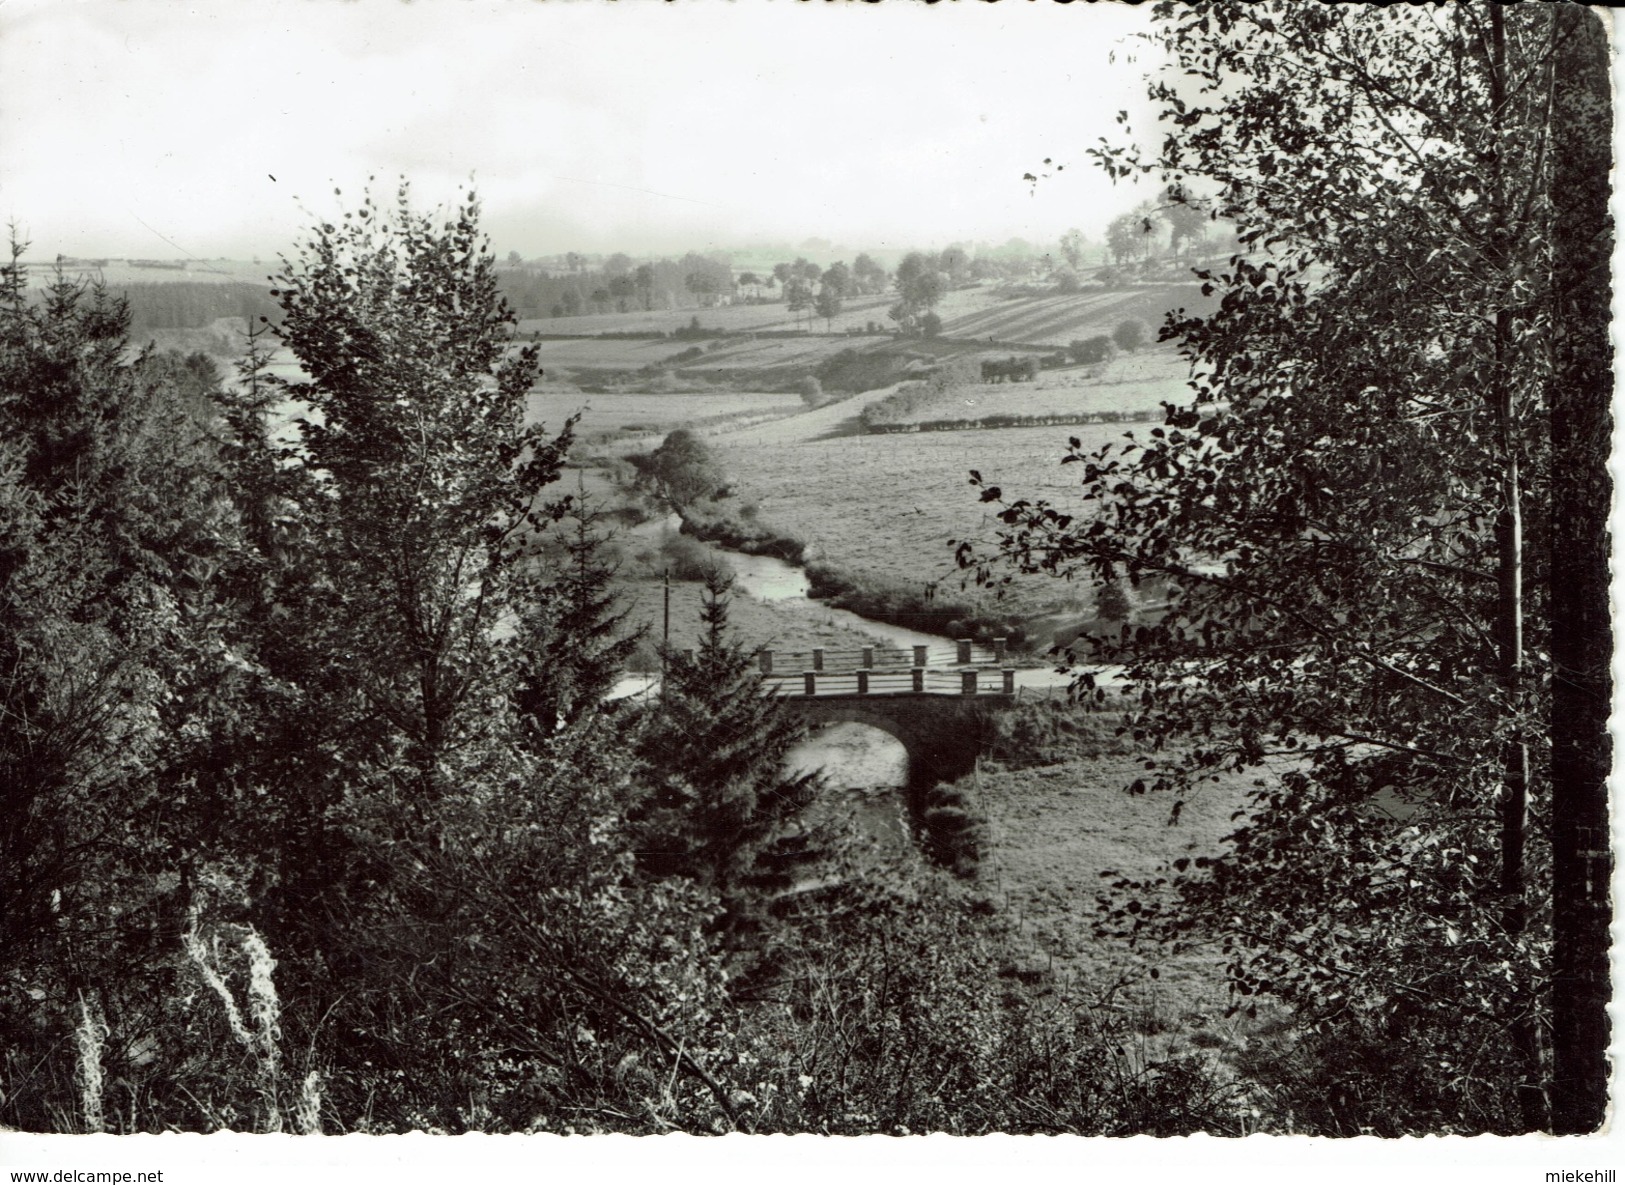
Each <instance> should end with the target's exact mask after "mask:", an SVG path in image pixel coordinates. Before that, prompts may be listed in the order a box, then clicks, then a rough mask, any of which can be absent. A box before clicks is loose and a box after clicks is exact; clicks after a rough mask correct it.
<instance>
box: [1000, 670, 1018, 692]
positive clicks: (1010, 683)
mask: <svg viewBox="0 0 1625 1185" xmlns="http://www.w3.org/2000/svg"><path fill="white" fill-rule="evenodd" d="M1000 674H1002V675H1003V676H1004V694H1005V695H1014V694H1015V693H1016V672H1015V669H1014V668H1013V667H1005V668H1004V670H1003V671H1001V672H1000Z"/></svg>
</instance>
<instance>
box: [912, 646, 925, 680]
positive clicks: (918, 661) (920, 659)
mask: <svg viewBox="0 0 1625 1185" xmlns="http://www.w3.org/2000/svg"><path fill="white" fill-rule="evenodd" d="M914 665H915V666H917V667H923V666H924V665H925V647H924V646H916V647H914ZM915 690H918V688H916V689H915Z"/></svg>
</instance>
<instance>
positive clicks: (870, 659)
mask: <svg viewBox="0 0 1625 1185" xmlns="http://www.w3.org/2000/svg"><path fill="white" fill-rule="evenodd" d="M863 665H864V666H865V667H871V668H872V667H873V666H874V665H875V648H874V647H873V646H865V647H864V648H863Z"/></svg>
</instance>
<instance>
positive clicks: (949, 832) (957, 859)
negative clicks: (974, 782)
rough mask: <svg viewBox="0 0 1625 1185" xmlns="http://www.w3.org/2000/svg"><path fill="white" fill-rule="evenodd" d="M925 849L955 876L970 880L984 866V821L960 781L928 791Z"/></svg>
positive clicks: (923, 836)
mask: <svg viewBox="0 0 1625 1185" xmlns="http://www.w3.org/2000/svg"><path fill="white" fill-rule="evenodd" d="M919 828H920V840H921V846H922V847H923V848H924V849H925V853H926V855H927V856H929V857H930V858H931V859H932V860H934V861H935V862H936V863H938V864H940V865H942V867H944V868H946V869H948V870H949V871H950V872H952V873H953V874H954V875H955V876H957V877H960V878H961V879H964V880H969V879H970V878H971V877H973V876H975V875H976V870H977V869H978V868H979V867H981V863H982V849H983V846H984V844H983V834H982V833H983V828H984V821H983V819H982V818H981V816H980V814H979V813H978V812H977V811H976V809H975V808H974V807H973V806H972V805H971V802H970V800H969V799H968V798H967V797H966V796H965V792H964V791H963V790H961V789H960V788H959V787H958V786H957V785H954V786H945V785H942V784H941V783H938V784H937V785H935V786H933V787H931V789H930V790H928V791H926V794H925V801H924V802H923V803H921V809H920V823H919Z"/></svg>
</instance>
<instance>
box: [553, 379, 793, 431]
mask: <svg viewBox="0 0 1625 1185" xmlns="http://www.w3.org/2000/svg"><path fill="white" fill-rule="evenodd" d="M802 406H804V405H803V404H802V402H801V399H800V398H799V397H797V396H795V395H772V394H767V393H764V392H760V391H748V392H739V393H735V392H732V391H722V392H718V393H715V394H706V395H685V394H673V395H630V394H595V395H587V394H583V393H581V392H580V391H575V390H559V389H544V390H540V391H534V392H532V393H531V396H530V403H529V408H528V413H529V416H530V418H531V419H532V420H540V421H541V422H542V423H543V424H545V425H547V426H548V427H549V428H550V429H556V428H558V427H559V425H561V424H563V423H564V421H565V420H566V419H568V418H569V417H570V416H572V415H574V414H575V413H577V412H580V413H581V420H580V422H579V424H578V425H577V429H576V430H577V433H578V434H579V435H581V436H584V437H585V436H591V435H594V434H599V433H606V432H624V431H648V432H652V433H653V432H669V431H671V430H672V429H673V428H680V427H682V426H684V425H689V424H699V423H714V422H716V421H718V420H719V419H720V418H722V417H736V418H737V417H746V416H760V415H783V414H786V413H788V412H793V411H795V410H796V409H798V408H800V407H802Z"/></svg>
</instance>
